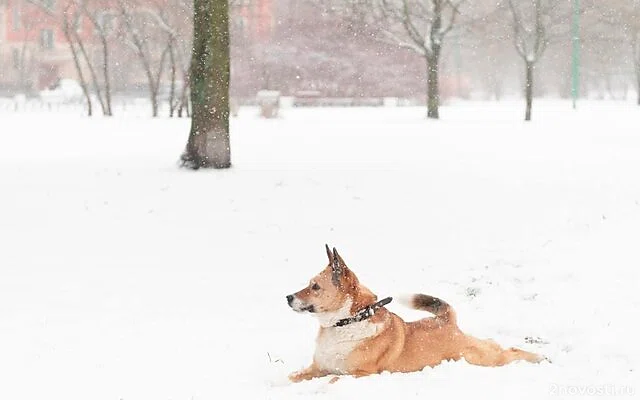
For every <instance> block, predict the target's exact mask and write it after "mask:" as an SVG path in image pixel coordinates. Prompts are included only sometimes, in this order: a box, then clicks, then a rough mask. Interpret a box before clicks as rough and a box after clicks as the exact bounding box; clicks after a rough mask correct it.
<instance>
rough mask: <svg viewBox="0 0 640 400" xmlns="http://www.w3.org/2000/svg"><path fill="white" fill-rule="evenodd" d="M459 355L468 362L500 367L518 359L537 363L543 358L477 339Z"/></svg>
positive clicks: (491, 341) (490, 341)
mask: <svg viewBox="0 0 640 400" xmlns="http://www.w3.org/2000/svg"><path fill="white" fill-rule="evenodd" d="M476 340H477V339H476ZM461 355H462V357H464V359H465V360H467V362H468V363H469V364H474V365H481V366H485V367H500V366H503V365H505V364H509V363H511V362H513V361H518V360H523V361H528V362H532V363H539V362H541V361H543V360H544V359H545V358H544V357H542V356H540V355H538V354H535V353H530V352H528V351H524V350H520V349H516V348H514V347H511V348H509V349H503V348H502V347H500V345H498V344H497V343H496V342H494V341H493V340H477V342H476V344H474V345H471V346H469V347H467V348H465V349H464V350H463V351H462V352H461Z"/></svg>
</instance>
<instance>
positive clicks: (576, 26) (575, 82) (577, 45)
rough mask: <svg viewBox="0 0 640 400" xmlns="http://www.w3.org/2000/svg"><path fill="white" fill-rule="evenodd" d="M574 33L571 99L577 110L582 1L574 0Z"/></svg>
mask: <svg viewBox="0 0 640 400" xmlns="http://www.w3.org/2000/svg"><path fill="white" fill-rule="evenodd" d="M572 32H573V33H572V41H573V51H572V57H571V58H572V67H571V97H572V98H573V108H574V109H575V108H576V103H577V101H578V88H579V86H580V0H573V29H572Z"/></svg>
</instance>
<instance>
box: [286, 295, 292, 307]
mask: <svg viewBox="0 0 640 400" xmlns="http://www.w3.org/2000/svg"><path fill="white" fill-rule="evenodd" d="M287 303H288V304H289V305H291V303H293V295H292V294H290V295H287Z"/></svg>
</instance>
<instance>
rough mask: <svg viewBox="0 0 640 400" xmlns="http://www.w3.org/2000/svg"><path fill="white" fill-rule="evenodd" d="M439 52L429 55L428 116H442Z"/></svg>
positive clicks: (436, 117)
mask: <svg viewBox="0 0 640 400" xmlns="http://www.w3.org/2000/svg"><path fill="white" fill-rule="evenodd" d="M439 59H440V55H439V54H434V55H433V56H432V57H427V118H433V119H438V118H440V112H439V108H440V77H439V73H438V72H439V71H438V63H439V61H440V60H439Z"/></svg>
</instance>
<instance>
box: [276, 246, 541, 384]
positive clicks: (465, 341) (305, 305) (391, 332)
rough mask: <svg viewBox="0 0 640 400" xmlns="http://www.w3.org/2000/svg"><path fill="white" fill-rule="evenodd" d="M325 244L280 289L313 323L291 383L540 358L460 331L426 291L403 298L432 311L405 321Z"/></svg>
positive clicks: (447, 310) (452, 317)
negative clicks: (315, 265)
mask: <svg viewBox="0 0 640 400" xmlns="http://www.w3.org/2000/svg"><path fill="white" fill-rule="evenodd" d="M326 250H327V256H328V257H329V265H327V267H326V268H325V269H324V270H323V271H322V272H320V273H319V274H318V275H316V276H315V277H314V278H312V279H311V281H310V282H309V285H308V286H307V287H305V288H304V289H302V290H300V291H299V292H297V293H295V294H293V295H289V296H287V302H288V303H289V306H291V308H293V310H295V311H298V312H308V313H313V314H314V315H315V316H317V317H318V320H319V322H320V332H319V333H318V337H317V341H316V350H315V353H314V356H313V362H312V363H311V366H309V367H308V368H305V369H303V370H302V371H299V372H296V373H293V374H291V375H290V376H289V379H290V380H292V381H293V382H300V381H303V380H308V379H312V378H316V377H322V376H327V375H353V376H356V377H360V376H365V375H370V374H376V373H380V372H383V371H389V372H411V371H419V370H422V369H423V368H425V367H427V366H431V367H432V366H435V365H437V364H439V363H441V362H442V361H444V360H454V361H455V360H460V359H463V358H464V359H465V360H466V361H467V362H469V363H471V364H475V365H483V366H491V367H494V366H501V365H505V364H507V363H510V362H512V361H516V360H525V361H529V362H540V361H542V360H543V359H544V357H541V356H539V355H537V354H534V353H530V352H527V351H524V350H520V349H516V348H509V349H503V348H502V347H500V345H498V344H497V343H496V342H494V341H492V340H481V339H476V338H474V337H472V336H469V335H467V334H465V333H463V332H462V331H460V329H459V328H458V325H457V324H456V314H455V312H454V310H453V308H451V306H449V305H448V304H447V303H445V302H444V301H442V300H440V299H438V298H435V297H432V296H428V295H424V294H416V295H413V296H411V297H410V298H409V299H408V301H407V305H408V306H409V307H412V308H414V309H417V310H423V311H427V312H429V313H431V314H433V315H434V316H433V317H431V318H425V319H421V320H418V321H414V322H405V321H403V320H402V319H401V318H400V317H398V316H397V315H396V314H394V313H392V312H390V311H388V310H387V309H386V308H384V304H386V303H388V302H389V301H391V299H390V298H387V299H385V300H383V301H380V302H378V301H377V300H378V299H377V296H376V295H375V294H373V293H372V292H371V291H370V290H369V289H367V288H366V287H365V286H363V285H362V284H360V282H359V281H358V278H357V277H356V275H355V274H354V273H353V271H351V270H350V269H349V268H348V267H347V266H346V264H345V263H344V261H343V259H342V257H340V255H339V254H338V252H337V251H336V249H335V248H334V249H333V252H331V251H330V250H329V247H328V246H326Z"/></svg>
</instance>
